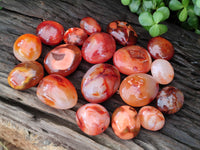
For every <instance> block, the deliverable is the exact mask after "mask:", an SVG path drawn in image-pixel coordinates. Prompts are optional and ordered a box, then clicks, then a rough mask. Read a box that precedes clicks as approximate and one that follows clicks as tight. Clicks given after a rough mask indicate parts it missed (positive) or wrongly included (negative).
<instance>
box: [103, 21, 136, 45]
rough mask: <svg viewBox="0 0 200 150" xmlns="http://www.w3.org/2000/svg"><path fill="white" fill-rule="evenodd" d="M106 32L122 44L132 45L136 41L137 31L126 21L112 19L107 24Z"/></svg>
mask: <svg viewBox="0 0 200 150" xmlns="http://www.w3.org/2000/svg"><path fill="white" fill-rule="evenodd" d="M107 32H108V33H110V34H111V35H112V36H113V37H114V38H115V40H116V41H117V42H118V43H119V44H121V45H123V46H127V45H134V44H136V42H137V37H138V36H137V33H136V32H135V30H134V29H133V27H132V26H131V25H130V24H128V23H127V22H124V21H113V22H111V23H109V24H108V27H107Z"/></svg>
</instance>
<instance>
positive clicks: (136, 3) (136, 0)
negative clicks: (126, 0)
mask: <svg viewBox="0 0 200 150" xmlns="http://www.w3.org/2000/svg"><path fill="white" fill-rule="evenodd" d="M140 4H141V0H132V2H131V3H130V4H129V9H130V11H131V12H133V13H136V12H137V11H138V9H139V7H140Z"/></svg>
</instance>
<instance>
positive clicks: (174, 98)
mask: <svg viewBox="0 0 200 150" xmlns="http://www.w3.org/2000/svg"><path fill="white" fill-rule="evenodd" d="M156 100H157V108H158V109H159V110H160V111H161V112H164V113H166V114H174V113H176V112H178V111H179V110H180V109H181V108H182V106H183V103H184V95H183V93H182V92H181V91H180V90H179V89H177V88H175V87H173V86H167V87H164V88H163V89H162V90H161V91H160V92H159V93H158V95H157V97H156Z"/></svg>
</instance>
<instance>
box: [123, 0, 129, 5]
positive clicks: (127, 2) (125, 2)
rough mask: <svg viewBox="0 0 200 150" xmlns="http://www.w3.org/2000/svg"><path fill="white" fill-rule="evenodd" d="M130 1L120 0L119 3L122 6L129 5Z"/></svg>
mask: <svg viewBox="0 0 200 150" xmlns="http://www.w3.org/2000/svg"><path fill="white" fill-rule="evenodd" d="M130 2H131V0H121V3H122V4H123V5H124V6H127V5H129V4H130Z"/></svg>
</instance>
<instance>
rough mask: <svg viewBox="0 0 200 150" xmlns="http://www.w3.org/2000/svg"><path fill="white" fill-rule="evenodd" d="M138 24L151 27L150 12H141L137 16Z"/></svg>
mask: <svg viewBox="0 0 200 150" xmlns="http://www.w3.org/2000/svg"><path fill="white" fill-rule="evenodd" d="M139 22H140V24H141V25H142V26H152V25H153V24H154V21H153V16H152V14H151V13H150V12H142V13H141V14H140V15H139Z"/></svg>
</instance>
